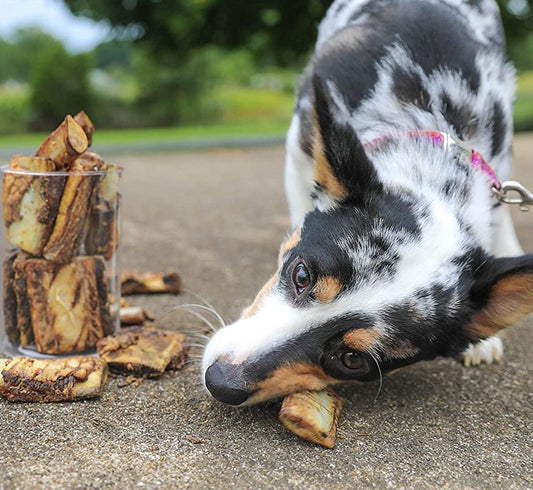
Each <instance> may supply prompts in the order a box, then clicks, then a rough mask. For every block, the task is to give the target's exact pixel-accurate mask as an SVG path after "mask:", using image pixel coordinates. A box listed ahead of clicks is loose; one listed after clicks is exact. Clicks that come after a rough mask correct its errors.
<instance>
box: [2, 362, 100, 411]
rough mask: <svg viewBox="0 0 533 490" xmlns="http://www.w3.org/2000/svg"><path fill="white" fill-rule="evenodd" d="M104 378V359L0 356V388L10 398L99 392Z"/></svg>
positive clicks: (51, 398) (69, 397) (53, 398)
mask: <svg viewBox="0 0 533 490" xmlns="http://www.w3.org/2000/svg"><path fill="white" fill-rule="evenodd" d="M106 380H107V366H106V363H105V361H104V360H102V359H98V358H96V357H91V356H86V357H83V356H79V357H67V358H62V359H30V358H27V357H13V358H9V359H0V392H1V393H2V395H3V396H4V397H5V398H6V399H7V400H9V401H11V402H17V401H20V402H63V401H75V400H83V399H86V398H95V397H97V396H100V394H101V393H102V391H103V389H104V385H105V382H106Z"/></svg>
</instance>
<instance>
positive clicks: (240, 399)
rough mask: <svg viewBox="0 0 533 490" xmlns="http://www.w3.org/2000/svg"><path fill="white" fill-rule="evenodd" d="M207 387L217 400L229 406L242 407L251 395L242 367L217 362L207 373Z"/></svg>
mask: <svg viewBox="0 0 533 490" xmlns="http://www.w3.org/2000/svg"><path fill="white" fill-rule="evenodd" d="M205 385H206V386H207V389H208V390H209V391H210V393H211V394H212V395H213V396H214V397H215V398H216V399H217V400H219V401H221V402H223V403H227V404H228V405H240V404H241V403H244V402H245V401H246V400H248V397H249V396H250V395H251V393H250V392H249V391H248V390H247V389H246V383H245V381H244V377H243V373H242V367H241V366H239V365H236V364H228V363H226V362H219V361H215V362H214V363H213V364H211V366H209V367H208V368H207V371H206V372H205Z"/></svg>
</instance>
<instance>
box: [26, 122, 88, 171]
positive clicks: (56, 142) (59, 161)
mask: <svg viewBox="0 0 533 490" xmlns="http://www.w3.org/2000/svg"><path fill="white" fill-rule="evenodd" d="M88 145H89V142H88V140H87V135H86V134H85V131H84V130H83V128H82V127H81V126H80V125H79V124H78V123H77V122H76V121H75V120H74V119H73V118H72V117H71V116H67V117H66V118H65V119H64V120H63V122H62V123H61V124H60V125H59V126H58V127H57V128H56V129H55V130H54V131H53V132H52V133H51V134H50V135H49V136H48V138H46V139H45V140H44V141H43V142H42V143H41V146H39V148H38V149H37V151H36V152H35V156H36V157H47V158H49V159H50V160H52V161H53V162H54V163H55V165H56V167H57V169H58V170H70V164H71V163H72V161H73V160H74V159H75V158H76V157H77V156H78V155H80V154H81V153H83V152H84V151H85V150H86V149H87V147H88Z"/></svg>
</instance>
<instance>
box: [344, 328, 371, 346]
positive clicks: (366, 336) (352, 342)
mask: <svg viewBox="0 0 533 490" xmlns="http://www.w3.org/2000/svg"><path fill="white" fill-rule="evenodd" d="M378 339H379V332H377V331H376V330H371V329H369V328H359V329H356V330H350V331H349V332H347V333H345V334H344V343H345V344H346V345H347V346H348V347H350V348H352V349H354V350H357V351H367V350H369V349H371V348H372V347H373V346H374V345H375V344H376V343H377V341H378Z"/></svg>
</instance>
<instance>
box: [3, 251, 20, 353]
mask: <svg viewBox="0 0 533 490" xmlns="http://www.w3.org/2000/svg"><path fill="white" fill-rule="evenodd" d="M16 258H17V252H16V251H15V252H9V253H8V254H7V256H6V258H5V259H4V265H3V268H4V326H5V330H6V335H7V338H8V339H9V341H10V342H11V343H13V344H17V343H18V342H19V340H20V332H19V330H18V328H17V296H16V294H15V288H14V284H15V268H14V267H13V263H14V262H15V259H16Z"/></svg>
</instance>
